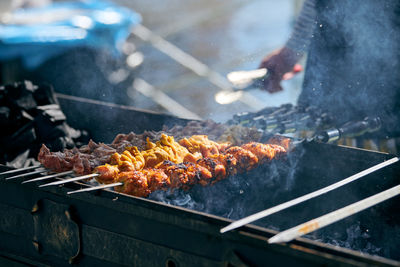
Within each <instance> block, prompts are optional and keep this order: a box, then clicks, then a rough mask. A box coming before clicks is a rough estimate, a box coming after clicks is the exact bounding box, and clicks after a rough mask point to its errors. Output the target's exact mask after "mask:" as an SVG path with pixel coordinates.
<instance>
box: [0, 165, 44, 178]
mask: <svg viewBox="0 0 400 267" xmlns="http://www.w3.org/2000/svg"><path fill="white" fill-rule="evenodd" d="M39 167H40V166H30V167H26V168H22V169H16V170H9V171H5V172H2V173H0V176H3V175H8V174H13V173H18V172H22V171H29V170H32V169H37V168H39Z"/></svg>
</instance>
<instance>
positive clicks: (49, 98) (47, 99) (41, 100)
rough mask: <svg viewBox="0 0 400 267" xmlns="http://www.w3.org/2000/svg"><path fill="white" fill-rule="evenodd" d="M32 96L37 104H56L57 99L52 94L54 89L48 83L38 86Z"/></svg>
mask: <svg viewBox="0 0 400 267" xmlns="http://www.w3.org/2000/svg"><path fill="white" fill-rule="evenodd" d="M33 97H34V98H35V100H36V103H37V104H38V105H39V106H45V105H50V104H58V101H57V99H56V97H55V95H54V89H53V87H52V86H51V85H48V84H43V85H41V86H39V88H38V89H37V90H36V91H35V92H34V93H33Z"/></svg>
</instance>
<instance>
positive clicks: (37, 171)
mask: <svg viewBox="0 0 400 267" xmlns="http://www.w3.org/2000/svg"><path fill="white" fill-rule="evenodd" d="M44 172H48V170H46V169H40V170H36V171H33V172H27V173H23V174H19V175H15V176H11V177H7V178H6V180H11V179H17V178H21V177H25V176H31V175H34V174H38V173H44Z"/></svg>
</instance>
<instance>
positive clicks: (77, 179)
mask: <svg viewBox="0 0 400 267" xmlns="http://www.w3.org/2000/svg"><path fill="white" fill-rule="evenodd" d="M99 175H100V174H98V173H92V174H88V175H83V176H79V177H74V178H69V179H64V180H60V181H56V182H52V183H48V184H42V185H39V187H46V186H50V185H60V184H66V183H69V182H75V181H80V180H85V179H87V178H91V177H96V176H99Z"/></svg>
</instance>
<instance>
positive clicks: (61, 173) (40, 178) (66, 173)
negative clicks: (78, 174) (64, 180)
mask: <svg viewBox="0 0 400 267" xmlns="http://www.w3.org/2000/svg"><path fill="white" fill-rule="evenodd" d="M73 173H74V171H66V172H60V173H56V174H52V175H47V176H43V177H38V178H33V179H30V180H26V181H23V182H22V183H21V184H26V183H31V182H37V181H42V180H46V179H51V178H56V177H60V176H65V175H68V174H73Z"/></svg>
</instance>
